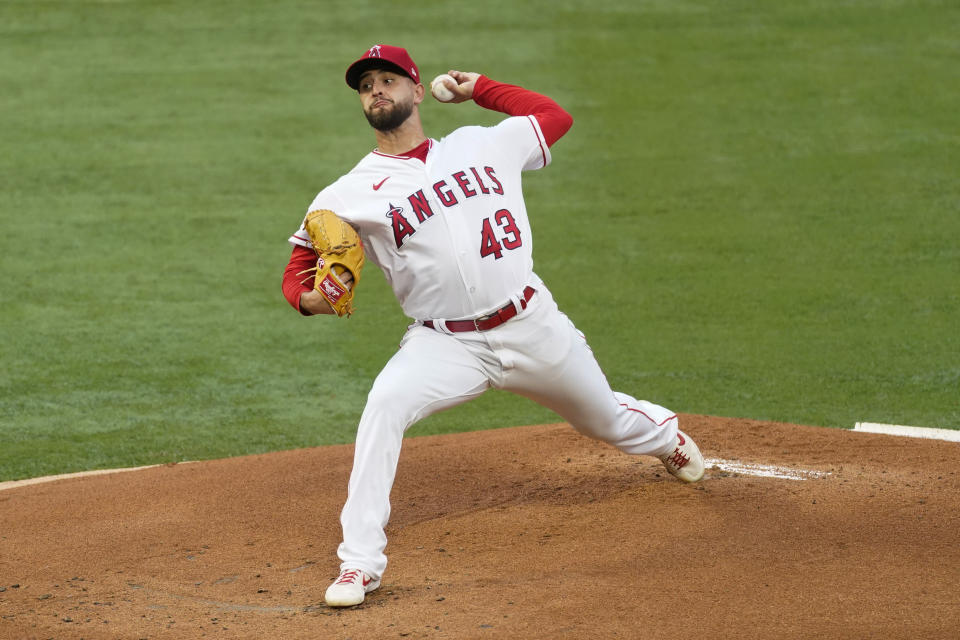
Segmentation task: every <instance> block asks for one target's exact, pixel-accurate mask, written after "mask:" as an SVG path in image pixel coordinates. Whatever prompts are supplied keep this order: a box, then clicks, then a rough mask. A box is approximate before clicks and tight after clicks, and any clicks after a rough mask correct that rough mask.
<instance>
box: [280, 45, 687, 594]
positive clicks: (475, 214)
mask: <svg viewBox="0 0 960 640" xmlns="http://www.w3.org/2000/svg"><path fill="white" fill-rule="evenodd" d="M448 75H449V77H448V78H444V79H443V80H442V82H438V83H437V84H439V85H442V88H438V89H435V90H434V93H435V95H436V96H437V97H438V99H440V100H442V101H444V102H449V103H451V104H456V103H459V102H464V101H467V100H473V102H475V103H476V104H478V105H480V106H481V107H483V108H485V109H490V110H493V111H497V112H501V113H503V114H505V116H506V117H505V118H504V119H503V120H502V121H501V122H500V123H499V124H497V125H495V126H492V127H480V126H466V127H461V128H459V129H456V130H455V131H453V132H452V133H450V134H449V135H447V136H446V137H444V138H441V139H439V140H437V139H434V138H428V137H427V136H426V135H425V134H424V130H423V126H422V124H421V121H420V113H419V105H420V104H421V102H422V101H423V100H424V98H425V97H426V93H427V90H426V89H425V88H424V85H423V83H422V82H421V78H420V72H419V70H418V69H417V65H416V64H414V61H413V60H412V59H411V57H410V55H409V54H408V53H407V51H406V50H405V49H403V48H400V47H395V46H388V45H375V46H373V47H371V48H370V49H368V50H367V51H365V52H364V53H363V55H362V56H361V57H360V58H359V59H358V60H357V61H355V62H354V63H353V64H351V65H350V66H349V67H348V69H347V72H346V81H347V85H348V86H349V87H350V88H351V89H353V90H354V91H356V92H357V95H358V97H359V99H360V105H361V107H362V109H363V113H364V115H365V116H366V118H367V121H368V122H369V124H370V126H371V127H372V128H373V133H374V136H375V137H376V142H377V146H376V148H375V149H374V150H373V151H371V152H370V153H369V154H367V155H366V156H365V157H363V158H362V159H361V160H360V162H359V163H358V164H357V165H356V166H355V167H353V169H351V170H350V171H349V172H348V173H347V174H346V175H344V176H343V177H341V178H340V179H338V180H337V181H336V182H334V183H333V184H331V185H330V186H328V187H326V188H325V189H323V190H322V191H321V192H320V193H319V194H318V195H317V196H316V198H314V200H313V202H312V203H311V204H310V206H309V207H308V208H307V213H306V216H305V218H304V219H303V222H302V224H301V226H300V228H299V229H298V230H297V231H296V232H295V233H294V234H293V235H292V236H291V237H290V239H289V241H290V243H292V244H293V252H292V254H291V257H290V262H289V264H288V265H287V268H286V270H285V272H284V278H283V292H284V295H285V297H286V298H287V300H288V301H289V302H290V304H291V305H292V306H293V307H294V308H295V309H297V310H298V311H299V312H300V313H301V314H303V315H307V316H310V315H318V314H331V315H332V314H336V315H338V316H343V315H349V314H351V313H353V312H354V304H353V302H354V297H355V295H356V293H357V290H358V286H359V283H360V279H361V272H362V268H363V265H364V262H365V260H366V259H369V260H370V261H371V262H372V263H373V264H375V265H376V266H377V267H379V269H380V270H381V271H382V272H383V274H384V276H385V277H386V279H387V282H388V283H389V284H390V286H391V287H392V289H393V292H394V294H395V295H396V297H397V300H398V301H399V302H400V305H401V307H402V308H403V311H404V313H405V314H406V315H407V316H409V317H410V318H411V320H412V321H413V322H412V323H411V324H410V326H409V327H408V329H407V331H406V333H405V335H404V336H403V339H402V341H401V344H400V348H399V350H398V351H397V352H396V354H395V355H394V356H393V357H392V358H391V359H390V361H389V362H388V363H387V364H386V365H385V366H384V368H383V370H382V371H381V372H380V374H379V375H378V376H377V378H376V380H375V381H374V382H373V387H372V389H371V390H370V394H369V396H368V400H367V405H366V407H365V408H364V411H363V415H362V417H361V419H360V424H359V427H358V430H357V438H356V449H355V454H354V460H353V470H352V472H351V474H350V480H349V485H348V497H347V501H346V504H345V505H344V507H343V511H342V513H341V517H340V523H341V526H342V528H343V542H342V543H341V544H340V546H339V549H338V551H337V555H338V556H339V558H340V561H341V564H340V575H339V577H338V578H337V579H336V580H335V581H334V582H333V584H331V585H330V587H329V588H328V589H327V591H326V602H327V604H328V605H329V606H332V607H344V606H352V605H356V604H360V603H362V602H363V600H364V598H365V596H366V594H367V593H369V592H371V591H373V590H374V589H376V588H378V587H379V586H380V581H381V579H382V577H383V574H384V571H385V570H386V567H387V557H386V555H385V554H384V549H385V547H386V544H387V539H386V535H385V534H384V526H385V525H386V524H387V521H388V519H389V517H390V490H391V487H392V485H393V481H394V476H395V473H396V468H397V462H398V459H399V455H400V447H401V443H402V439H403V435H404V432H405V431H406V430H407V429H408V428H409V427H410V426H411V425H413V424H414V423H416V422H417V421H418V420H421V419H423V418H425V417H427V416H429V415H431V414H433V413H436V412H438V411H442V410H443V409H447V408H450V407H453V406H455V405H458V404H460V403H463V402H466V401H467V400H470V399H471V398H476V397H478V396H479V395H480V394H482V393H483V392H484V391H485V390H487V389H489V388H491V387H494V388H497V389H506V390H508V391H512V392H514V393H518V394H521V395H523V396H526V397H528V398H531V399H533V400H534V401H536V402H538V403H540V404H542V405H543V406H545V407H548V408H549V409H551V410H553V411H555V412H556V413H557V414H559V415H560V416H561V417H563V419H564V420H566V421H567V422H569V423H570V425H571V426H572V427H573V428H574V429H576V430H577V431H578V432H580V433H582V434H584V435H586V436H589V437H591V438H596V439H599V440H602V441H604V442H607V443H609V444H611V445H613V446H615V447H617V448H618V449H620V450H621V451H623V452H625V453H628V454H632V455H650V456H656V457H657V458H659V459H660V460H661V461H662V462H663V464H664V466H665V467H666V469H667V470H668V471H669V472H670V473H671V474H673V475H674V476H676V477H677V478H679V479H680V480H683V481H685V482H696V481H697V480H699V479H700V478H701V477H702V476H703V473H704V463H703V458H702V456H701V454H700V451H699V450H698V448H697V445H696V444H695V443H694V442H693V440H692V439H691V438H690V437H689V436H688V435H686V434H684V433H683V432H681V431H680V430H679V429H678V424H677V417H676V415H675V414H674V413H673V412H671V411H669V410H667V409H665V408H663V407H661V406H658V405H655V404H652V403H650V402H647V401H644V400H637V399H635V398H633V397H631V396H629V395H627V394H624V393H619V392H615V391H613V390H612V389H611V388H610V386H609V384H608V382H607V379H606V377H605V376H604V374H603V372H602V371H601V369H600V366H599V365H598V364H597V362H596V360H595V358H594V356H593V353H592V352H591V350H590V347H589V346H588V345H587V343H586V341H585V339H584V336H583V334H581V333H580V332H579V331H577V329H576V327H574V325H573V324H572V323H571V321H570V320H569V319H568V318H567V316H566V315H564V314H563V313H562V312H561V311H560V310H559V309H558V308H557V305H556V303H555V302H554V300H553V297H552V295H551V293H550V290H549V289H548V288H547V286H546V285H545V284H544V283H543V281H542V280H541V279H540V278H539V277H537V275H536V273H534V271H533V260H532V249H533V237H532V234H531V230H530V221H529V217H528V214H527V207H526V204H525V202H524V198H523V191H522V188H521V174H522V172H524V171H532V170H536V169H541V168H543V167H546V166H547V165H548V164H550V160H551V147H552V146H553V144H554V143H555V142H556V141H557V140H558V139H560V137H561V136H563V135H564V134H565V133H566V132H567V130H568V129H569V128H570V127H571V126H572V124H573V118H572V117H571V116H570V115H569V114H568V113H567V112H566V111H564V110H563V109H562V108H561V107H560V106H559V105H558V104H557V103H556V102H554V101H553V100H551V99H550V98H548V97H546V96H543V95H540V94H537V93H534V92H532V91H528V90H526V89H523V88H521V87H517V86H513V85H508V84H503V83H500V82H496V81H494V80H492V79H490V78H488V77H486V76H483V75H480V74H478V73H467V72H462V71H456V70H451V71H449V74H448ZM451 94H452V97H451ZM361 295H362V293H361Z"/></svg>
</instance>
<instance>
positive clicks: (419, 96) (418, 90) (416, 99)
mask: <svg viewBox="0 0 960 640" xmlns="http://www.w3.org/2000/svg"><path fill="white" fill-rule="evenodd" d="M426 95H427V92H426V89H424V88H423V85H422V84H420V83H419V82H418V83H417V86H416V87H414V89H413V104H420V103H421V102H423V98H424V96H426Z"/></svg>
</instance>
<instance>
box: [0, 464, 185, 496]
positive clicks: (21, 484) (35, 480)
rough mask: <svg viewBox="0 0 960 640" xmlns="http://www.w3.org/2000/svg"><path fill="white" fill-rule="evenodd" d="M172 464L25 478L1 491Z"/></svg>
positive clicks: (2, 484)
mask: <svg viewBox="0 0 960 640" xmlns="http://www.w3.org/2000/svg"><path fill="white" fill-rule="evenodd" d="M169 464H170V463H164V464H148V465H146V466H143V467H126V468H124V469H94V470H93V471H77V472H76V473H61V474H60V475H56V476H43V477H41V478H25V479H24V480H7V481H5V482H0V491H3V490H4V489H16V488H17V487H26V486H29V485H32V484H42V483H44V482H53V481H54V480H68V479H70V478H86V477H87V476H102V475H107V474H109V473H126V472H128V471H143V470H144V469H155V468H156V467H166V466H168V465H169ZM174 464H186V462H177V463H174Z"/></svg>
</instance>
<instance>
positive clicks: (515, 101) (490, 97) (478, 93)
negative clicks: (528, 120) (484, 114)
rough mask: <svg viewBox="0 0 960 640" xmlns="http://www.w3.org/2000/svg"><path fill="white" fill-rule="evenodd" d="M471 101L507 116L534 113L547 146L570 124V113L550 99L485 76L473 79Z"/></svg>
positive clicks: (532, 114)
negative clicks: (474, 83) (475, 80)
mask: <svg viewBox="0 0 960 640" xmlns="http://www.w3.org/2000/svg"><path fill="white" fill-rule="evenodd" d="M473 101H474V102H476V103H477V104H478V105H480V106H481V107H483V108H485V109H491V110H493V111H499V112H500V113H506V114H507V115H510V116H533V117H535V118H536V119H537V122H539V123H540V130H541V131H542V132H543V137H544V139H545V140H546V141H547V145H548V146H553V143H554V142H556V141H557V140H559V139H560V138H561V137H562V136H563V134H565V133H566V132H567V131H569V130H570V127H571V126H573V116H571V115H570V114H569V113H567V112H566V111H564V109H563V107H561V106H560V105H559V104H557V103H556V102H554V101H553V99H551V98H548V97H547V96H545V95H542V94H539V93H535V92H533V91H529V90H527V89H524V88H523V87H518V86H516V85H512V84H504V83H502V82H496V81H495V80H491V79H490V78H488V77H486V76H480V78H478V79H477V84H476V85H474V88H473Z"/></svg>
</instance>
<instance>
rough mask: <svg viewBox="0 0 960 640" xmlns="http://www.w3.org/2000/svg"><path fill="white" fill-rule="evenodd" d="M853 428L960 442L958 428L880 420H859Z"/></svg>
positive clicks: (889, 434) (866, 431)
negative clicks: (911, 425) (884, 422)
mask: <svg viewBox="0 0 960 640" xmlns="http://www.w3.org/2000/svg"><path fill="white" fill-rule="evenodd" d="M853 430H854V431H857V432H859V433H883V434H886V435H888V436H906V437H908V438H930V439H932V440H946V441H948V442H960V431H958V430H956V429H937V428H934V427H908V426H905V425H902V424H883V423H880V422H858V423H856V424H855V425H854V426H853Z"/></svg>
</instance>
